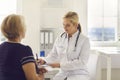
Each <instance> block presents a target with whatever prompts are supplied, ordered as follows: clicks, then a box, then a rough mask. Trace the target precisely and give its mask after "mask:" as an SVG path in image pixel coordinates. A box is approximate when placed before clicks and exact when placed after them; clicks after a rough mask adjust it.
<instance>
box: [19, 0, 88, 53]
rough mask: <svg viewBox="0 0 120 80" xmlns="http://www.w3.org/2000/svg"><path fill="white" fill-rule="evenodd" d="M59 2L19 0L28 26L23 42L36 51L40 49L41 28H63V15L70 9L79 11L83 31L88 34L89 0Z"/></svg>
mask: <svg viewBox="0 0 120 80" xmlns="http://www.w3.org/2000/svg"><path fill="white" fill-rule="evenodd" d="M49 1H50V0H49ZM51 1H53V2H54V1H55V0H51ZM55 2H56V1H55ZM58 2H59V1H58ZM59 3H60V4H59ZM59 3H58V4H57V5H56V4H54V3H51V2H49V3H48V0H34V1H33V0H18V13H19V14H22V15H23V16H24V17H25V21H26V26H27V32H26V37H25V39H24V40H23V43H25V44H28V45H30V46H31V47H32V49H33V52H34V53H36V52H37V53H38V52H39V50H40V44H39V43H40V37H39V31H40V28H41V27H46V28H57V29H58V28H62V17H63V16H64V14H65V13H66V12H68V11H70V10H73V11H76V12H78V14H79V16H80V23H81V25H82V29H83V30H82V31H83V33H84V34H85V35H86V34H87V33H86V30H87V29H86V28H87V0H79V1H78V0H74V3H73V1H70V0H60V2H59Z"/></svg>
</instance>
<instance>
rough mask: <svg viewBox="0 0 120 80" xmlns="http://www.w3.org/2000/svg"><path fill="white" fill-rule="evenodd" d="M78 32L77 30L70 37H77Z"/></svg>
mask: <svg viewBox="0 0 120 80" xmlns="http://www.w3.org/2000/svg"><path fill="white" fill-rule="evenodd" d="M78 32H79V31H78V30H77V31H76V32H75V33H74V34H73V35H72V37H75V36H77V35H78ZM72 37H71V38H72ZM67 38H68V33H67Z"/></svg>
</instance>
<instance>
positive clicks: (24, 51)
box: [0, 14, 45, 80]
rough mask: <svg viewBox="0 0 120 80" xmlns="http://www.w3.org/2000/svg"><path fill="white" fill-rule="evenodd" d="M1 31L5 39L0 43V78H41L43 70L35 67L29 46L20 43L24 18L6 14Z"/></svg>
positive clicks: (12, 79) (29, 79)
mask: <svg viewBox="0 0 120 80" xmlns="http://www.w3.org/2000/svg"><path fill="white" fill-rule="evenodd" d="M1 31H2V33H3V35H4V36H5V37H6V38H7V41H5V42H3V43H1V44H0V80H43V78H44V76H43V73H44V72H45V70H38V69H37V67H36V62H35V59H34V57H33V53H32V50H31V48H30V47H29V46H26V45H23V44H21V43H20V42H21V40H22V39H23V38H24V37H25V23H24V18H23V17H22V16H21V15H16V14H12V15H8V16H7V17H6V18H5V19H4V20H3V22H2V24H1ZM40 71H41V73H40V74H38V73H39V72H40Z"/></svg>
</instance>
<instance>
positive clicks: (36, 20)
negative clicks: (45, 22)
mask: <svg viewBox="0 0 120 80" xmlns="http://www.w3.org/2000/svg"><path fill="white" fill-rule="evenodd" d="M18 13H19V14H22V15H23V16H24V17H25V21H26V28H27V32H26V37H25V39H24V40H23V41H22V42H23V43H25V44H28V45H30V46H31V47H32V50H33V52H34V53H38V52H39V43H40V39H39V30H40V0H34V1H33V0H18Z"/></svg>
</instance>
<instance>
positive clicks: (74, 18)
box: [63, 11, 79, 24]
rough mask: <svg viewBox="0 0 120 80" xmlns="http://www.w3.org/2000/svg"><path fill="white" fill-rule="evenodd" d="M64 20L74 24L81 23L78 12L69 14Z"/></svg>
mask: <svg viewBox="0 0 120 80" xmlns="http://www.w3.org/2000/svg"><path fill="white" fill-rule="evenodd" d="M63 18H64V19H69V20H70V21H71V22H72V23H73V24H78V23H79V17H78V14H77V13H76V12H72V11H70V12H68V13H67V14H66V15H65V16H64V17H63Z"/></svg>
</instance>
